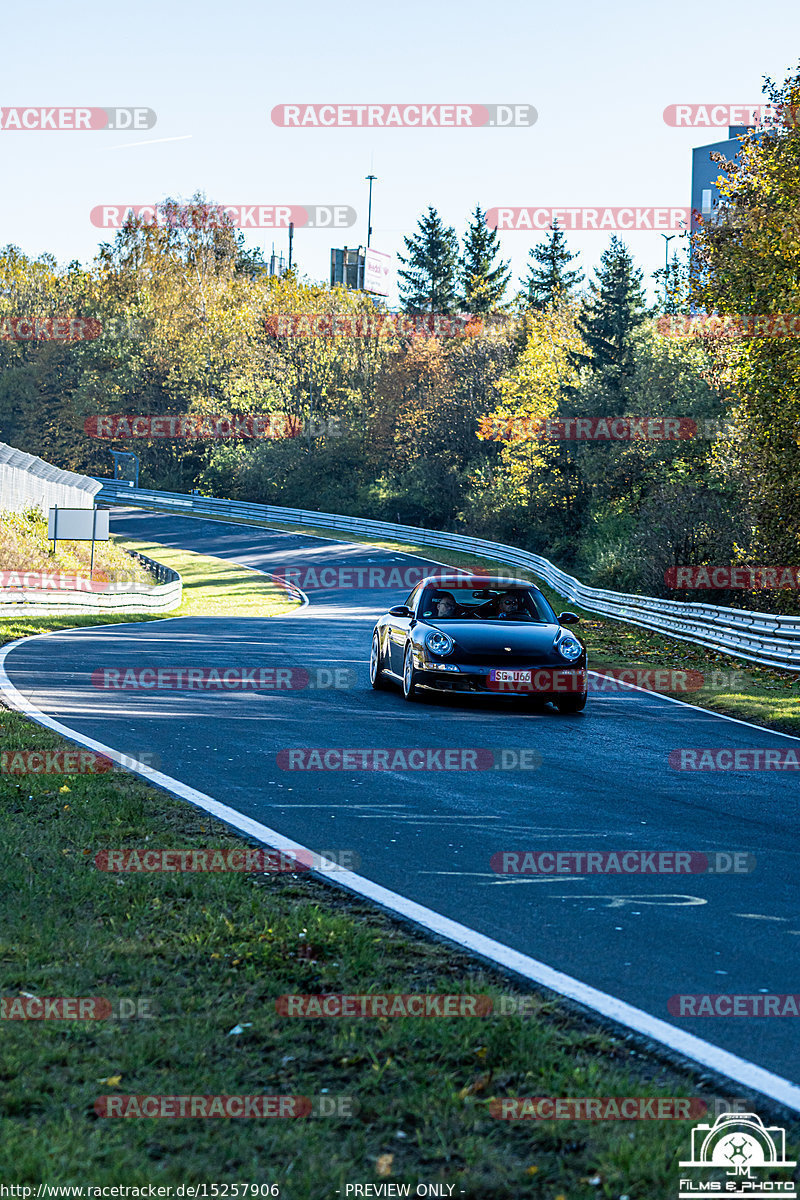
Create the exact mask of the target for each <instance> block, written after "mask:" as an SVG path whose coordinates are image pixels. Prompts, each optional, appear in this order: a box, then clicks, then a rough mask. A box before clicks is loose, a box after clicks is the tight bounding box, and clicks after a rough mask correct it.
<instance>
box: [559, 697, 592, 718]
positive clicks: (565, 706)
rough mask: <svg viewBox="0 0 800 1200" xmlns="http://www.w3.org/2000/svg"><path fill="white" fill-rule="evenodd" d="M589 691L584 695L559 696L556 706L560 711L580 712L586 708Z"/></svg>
mask: <svg viewBox="0 0 800 1200" xmlns="http://www.w3.org/2000/svg"><path fill="white" fill-rule="evenodd" d="M586 699H587V693H586V692H584V693H583V695H582V696H559V697H558V699H557V700H556V708H557V709H558V711H559V712H560V713H579V712H583V710H584V709H585V708H586Z"/></svg>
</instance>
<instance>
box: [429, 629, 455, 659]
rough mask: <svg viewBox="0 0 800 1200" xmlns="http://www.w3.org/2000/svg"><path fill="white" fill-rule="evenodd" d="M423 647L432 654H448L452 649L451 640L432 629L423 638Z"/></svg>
mask: <svg viewBox="0 0 800 1200" xmlns="http://www.w3.org/2000/svg"><path fill="white" fill-rule="evenodd" d="M425 645H426V646H427V648H428V649H429V650H430V652H431V653H432V654H449V653H450V651H451V650H452V649H453V639H452V638H449V637H448V636H447V634H446V633H442V632H441V630H440V629H434V630H432V631H431V632H430V633H429V634H428V636H427V637H426V638H425Z"/></svg>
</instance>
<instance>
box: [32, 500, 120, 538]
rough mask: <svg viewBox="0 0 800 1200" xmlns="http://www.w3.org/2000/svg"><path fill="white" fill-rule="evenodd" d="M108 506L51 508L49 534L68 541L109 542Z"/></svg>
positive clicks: (48, 519) (51, 536)
mask: <svg viewBox="0 0 800 1200" xmlns="http://www.w3.org/2000/svg"><path fill="white" fill-rule="evenodd" d="M108 517H109V510H108V509H107V508H51V509H50V512H49V513H48V517H47V536H48V537H49V538H51V539H54V538H58V540H59V541H60V542H61V541H66V542H91V541H95V542H107V541H108Z"/></svg>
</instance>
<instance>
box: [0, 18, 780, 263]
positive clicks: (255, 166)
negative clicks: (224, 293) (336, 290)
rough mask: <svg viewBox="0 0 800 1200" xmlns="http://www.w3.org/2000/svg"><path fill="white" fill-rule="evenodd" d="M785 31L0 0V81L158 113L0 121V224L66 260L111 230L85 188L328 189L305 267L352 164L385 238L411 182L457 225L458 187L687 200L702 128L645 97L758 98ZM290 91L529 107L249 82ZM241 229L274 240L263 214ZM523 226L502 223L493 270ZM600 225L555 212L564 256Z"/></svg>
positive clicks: (350, 194)
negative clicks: (407, 109)
mask: <svg viewBox="0 0 800 1200" xmlns="http://www.w3.org/2000/svg"><path fill="white" fill-rule="evenodd" d="M798 35H800V7H798V6H797V5H796V4H794V3H788V2H786V0H778V3H775V4H772V5H771V6H769V8H762V9H758V8H754V6H753V5H752V3H750V2H747V3H745V2H744V0H728V3H726V4H725V5H724V6H723V5H714V4H700V5H694V6H691V7H689V8H686V7H684V8H681V9H676V8H675V7H667V6H665V7H664V9H660V8H658V7H656V6H650V7H647V8H643V7H640V6H639V5H638V4H634V3H627V2H624V3H620V2H618V0H616V2H615V0H610V2H609V3H607V4H605V5H601V4H596V3H594V4H589V3H586V2H585V0H577V2H573V3H572V4H569V5H566V4H552V3H548V4H544V3H542V2H541V0H533V2H531V0H527V2H518V0H506V2H505V3H503V4H497V5H494V6H492V5H488V4H480V5H479V4H476V3H452V2H451V0H438V2H436V3H431V2H430V0H428V2H426V3H422V2H420V0H404V2H403V3H402V4H375V3H371V4H365V3H363V2H361V0H356V2H351V3H349V4H348V5H346V6H345V5H337V4H332V3H330V2H329V0H326V2H325V3H320V2H318V0H306V2H305V3H304V4H298V5H276V4H274V3H269V2H268V3H261V4H247V3H243V2H242V0H227V3H220V2H219V0H216V2H215V3H210V2H208V0H195V2H193V3H187V2H184V0H167V3H166V4H165V5H164V7H161V8H157V7H152V8H151V7H150V6H145V5H122V4H118V5H109V4H99V3H95V2H93V0H90V2H86V0H73V2H72V3H70V4H64V3H63V2H60V3H55V2H54V0H39V2H38V3H37V4H36V5H35V6H34V7H32V8H29V9H26V8H24V6H22V5H14V6H11V7H10V8H7V9H6V11H5V13H4V16H3V51H4V52H3V81H2V87H1V89H0V104H1V105H3V106H23V105H31V106H53V105H59V106H73V105H88V106H103V107H105V106H110V105H136V106H144V107H149V108H152V109H154V110H155V111H156V113H157V117H158V119H157V124H156V126H155V128H154V129H152V130H149V131H146V132H141V133H134V134H124V133H119V132H111V131H105V130H103V131H91V132H90V131H85V132H84V131H81V132H67V131H64V132H58V131H53V132H38V131H32V132H17V131H12V130H2V131H0V159H1V160H2V168H3V169H2V178H3V187H2V189H0V244H5V243H7V242H12V243H15V244H16V245H19V246H20V247H21V248H22V249H23V250H24V251H25V252H26V253H28V254H31V255H38V254H40V253H42V252H44V251H51V252H52V253H54V254H55V255H56V257H57V258H58V259H59V260H60V261H62V262H66V261H69V260H70V259H73V258H77V259H79V260H80V261H82V262H88V261H89V260H90V259H91V258H92V257H93V255H94V254H95V252H96V250H97V247H98V245H99V243H100V242H102V241H105V240H110V238H111V237H112V234H110V233H107V232H105V231H102V230H100V229H96V228H94V227H93V226H92V224H91V223H90V219H89V213H90V211H91V209H92V208H93V207H94V206H95V205H98V204H110V203H134V202H138V203H153V202H155V201H159V200H161V199H163V198H164V197H166V196H168V195H172V196H177V197H181V198H187V197H188V196H190V195H191V194H192V193H193V192H195V190H197V189H202V190H203V191H205V193H206V194H207V195H208V197H209V198H210V199H212V200H215V201H219V202H223V201H224V202H226V203H231V204H305V203H314V204H327V203H330V204H344V205H350V206H351V207H353V208H354V209H355V210H356V212H357V213H358V223H357V224H356V225H355V226H354V228H353V229H352V230H348V231H339V232H338V233H336V234H332V233H331V232H330V231H325V230H297V231H296V236H295V258H296V259H297V260H298V262H299V265H300V267H301V268H302V269H303V270H304V271H305V272H306V273H307V274H308V275H310V276H311V277H312V278H317V279H324V280H327V278H328V272H329V261H330V249H331V246H333V245H339V246H340V245H343V244H344V243H345V241H346V242H347V244H349V245H355V244H357V243H358V242H364V241H365V239H366V218H367V184H366V183H365V182H364V176H366V175H367V174H368V173H370V171H371V172H372V173H374V174H375V175H377V176H378V181H377V183H376V184H375V190H374V200H373V222H372V223H373V238H372V244H373V246H374V247H375V248H376V249H380V250H384V251H387V252H390V253H392V254H394V253H395V252H396V251H397V250H398V249H402V245H403V243H402V238H403V234H408V233H411V232H413V231H414V229H415V227H416V223H417V220H418V218H419V216H420V215H421V213H422V212H423V211H424V210H425V208H426V207H427V206H428V205H429V204H433V205H435V206H436V207H437V208H438V210H439V212H440V213H441V215H442V217H443V218H444V219H445V220H446V221H447V222H448V223H449V224H452V225H454V226H455V227H456V230H457V232H458V233H459V235H461V234H462V233H463V230H464V227H465V224H466V220H467V217H468V214H469V213H470V212H471V210H472V209H474V207H475V205H476V204H480V205H481V206H482V207H483V208H489V207H492V206H496V205H561V206H572V207H574V206H586V205H663V206H667V205H669V206H677V205H688V203H689V187H690V170H691V149H692V147H694V146H698V145H703V144H706V143H708V142H712V141H716V140H718V139H719V138H720V137H724V136H725V131H724V130H718V131H717V130H714V131H704V130H700V129H674V128H670V127H668V126H667V125H666V124H665V123H664V121H663V117H662V113H663V110H664V108H665V107H666V106H667V105H668V104H672V103H678V102H687V103H690V102H691V103H699V102H708V103H749V102H756V101H758V100H759V99H760V98H761V96H762V89H761V81H762V76H764V75H770V76H772V77H773V78H776V79H783V78H784V77H785V75H786V74H787V73H788V72H789V71H790V70H792V69H793V67H794V65H795V56H796V47H797V46H798V45H800V36H798ZM293 102H294V103H302V102H308V103H321V102H331V103H347V102H350V103H369V102H373V103H377V102H395V103H401V102H403V103H432V102H440V103H448V102H453V103H455V102H460V103H470V102H471V103H484V104H486V103H502V102H508V103H529V104H533V105H534V106H535V107H536V109H537V111H538V114H539V116H538V121H537V123H536V124H535V125H534V126H533V127H532V128H517V129H503V130H501V129H450V130H448V129H426V130H415V129H391V130H390V129H386V130H375V129H326V130H313V129H297V130H293V129H282V128H278V127H276V126H274V125H273V124H272V122H271V119H270V113H271V110H272V108H273V106H274V105H276V104H280V103H293ZM154 139H159V140H154ZM160 139H181V140H170V141H161V140H160ZM130 143H134V144H132V145H131V144H130ZM247 236H248V242H249V244H251V245H260V246H261V247H262V248H264V249H266V250H267V251H269V250H270V249H271V247H272V244H273V242H274V243H275V244H276V247H277V248H280V249H284V251H285V248H286V241H287V238H286V233H285V231H281V230H276V231H271V230H264V231H258V232H253V233H249V234H248V235H247ZM536 240H537V236H536V235H531V234H530V233H528V232H523V231H519V232H509V233H506V234H505V235H503V238H502V250H503V254H504V257H506V258H511V260H512V266H513V268H514V273H515V278H516V276H518V275H519V274H521V273H522V272H523V271H524V270H525V260H526V256H527V253H528V250H529V248H530V247H531V245H533V243H534V242H535V241H536ZM626 240H627V242H628V245H629V246H630V248H631V250H632V252H633V254H634V256H635V258H636V259H637V261H638V262H639V263H640V265H641V266H643V267H644V268H645V271H646V273H647V275H648V277H649V274H650V272H652V271H653V270H654V269H655V268H656V267H659V266H661V265H662V264H663V260H664V241H663V239H662V237H661V236H660V234H658V233H656V232H638V233H631V234H630V235H629V236H628V237H627V238H626ZM607 242H608V234H601V233H572V234H570V235H569V243H570V246H571V247H572V249H575V250H579V251H580V252H581V256H582V257H581V265H582V266H583V267H584V268H586V267H588V268H592V267H594V266H595V265H596V264H597V262H598V260H599V257H600V254H601V252H602V250H603V248H604V247H605V246H606V244H607ZM676 245H677V242H673V243H672V247H673V248H674V247H675V246H676Z"/></svg>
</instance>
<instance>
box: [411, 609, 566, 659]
mask: <svg viewBox="0 0 800 1200" xmlns="http://www.w3.org/2000/svg"><path fill="white" fill-rule="evenodd" d="M426 624H427V625H430V626H431V627H432V628H434V629H440V630H441V631H442V633H446V634H447V635H448V637H451V638H452V639H453V641H454V642H455V644H456V647H458V648H460V649H462V650H465V651H466V652H467V653H468V654H481V655H483V654H496V655H497V657H498V659H499V660H502V658H503V656H504V655H505V654H508V653H509V649H507V647H510V653H511V654H515V655H516V654H525V655H540V654H549V653H551V652H552V649H553V644H554V642H555V640H556V638H557V637H558V635H559V633H560V632H561V628H562V627H561V626H560V625H534V624H526V623H525V622H522V621H521V622H520V623H519V624H517V623H516V622H514V621H481V620H476V619H474V618H473V619H471V620H467V621H442V622H441V623H440V624H434V623H433V622H432V621H427V622H426Z"/></svg>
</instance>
